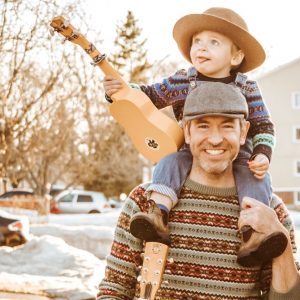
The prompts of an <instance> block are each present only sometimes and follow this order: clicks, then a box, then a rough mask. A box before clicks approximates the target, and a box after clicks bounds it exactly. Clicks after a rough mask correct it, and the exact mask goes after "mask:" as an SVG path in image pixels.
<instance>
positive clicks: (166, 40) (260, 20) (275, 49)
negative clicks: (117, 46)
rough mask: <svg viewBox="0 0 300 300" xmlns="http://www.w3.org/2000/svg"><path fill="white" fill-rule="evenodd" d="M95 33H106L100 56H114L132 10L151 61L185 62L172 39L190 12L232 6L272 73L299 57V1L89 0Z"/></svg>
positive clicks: (100, 47)
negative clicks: (118, 31)
mask: <svg viewBox="0 0 300 300" xmlns="http://www.w3.org/2000/svg"><path fill="white" fill-rule="evenodd" d="M85 2H86V5H85V9H86V10H87V12H88V13H89V14H90V18H89V20H88V24H89V26H90V28H92V29H97V30H100V31H101V38H102V39H103V44H102V45H96V47H97V48H98V50H99V51H100V52H105V53H106V54H107V55H109V53H110V51H111V50H112V46H113V39H114V38H115V29H116V24H117V23H118V22H122V21H124V20H125V19H126V15H127V11H128V10H131V11H132V12H133V14H134V16H135V17H136V19H138V25H139V26H140V27H141V28H142V36H143V37H144V38H146V39H147V44H146V45H147V48H148V57H149V58H150V59H152V60H158V61H159V60H161V59H163V58H164V57H166V56H168V57H169V58H171V59H173V60H177V61H182V57H181V54H180V53H179V51H178V49H177V46H176V43H175V41H174V40H173V37H172V30H173V26H174V24H175V22H176V21H177V20H178V19H179V18H180V17H182V16H184V15H187V14H190V13H202V12H203V11H205V10H206V9H208V8H210V7H227V8H231V9H233V10H235V11H236V12H237V13H238V14H240V15H241V16H242V17H243V18H244V20H245V21H246V23H247V24H248V28H249V31H250V32H251V34H252V35H253V36H255V38H256V39H258V40H259V41H260V42H261V44H262V45H263V47H264V48H265V50H266V52H267V55H268V59H267V60H266V62H265V63H264V69H266V70H269V69H272V68H275V67H277V66H279V65H282V64H285V63H287V62H290V61H292V60H294V59H296V58H298V57H300V38H299V35H300V26H299V2H298V1H295V0H285V1H281V0H273V1H271V0H263V1H261V0H252V1H242V0H201V1H195V0H162V1H157V0H153V1H150V2H149V1H142V0H101V1H95V0H85Z"/></svg>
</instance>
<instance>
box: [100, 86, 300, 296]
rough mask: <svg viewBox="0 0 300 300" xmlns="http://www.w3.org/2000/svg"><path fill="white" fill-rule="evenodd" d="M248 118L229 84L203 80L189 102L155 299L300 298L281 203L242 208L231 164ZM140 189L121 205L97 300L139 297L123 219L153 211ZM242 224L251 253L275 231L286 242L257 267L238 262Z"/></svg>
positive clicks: (132, 247)
mask: <svg viewBox="0 0 300 300" xmlns="http://www.w3.org/2000/svg"><path fill="white" fill-rule="evenodd" d="M247 116H248V109H247V104H246V100H245V98H244V96H243V95H242V94H241V93H240V92H239V91H238V90H237V89H236V88H235V87H233V86H231V85H227V84H223V83H217V82H215V83H213V82H210V83H203V85H202V86H201V88H196V89H194V90H193V91H192V92H191V93H190V94H189V96H188V97H187V100H186V103H185V107H184V112H183V126H184V134H185V140H186V143H187V144H189V146H190V149H191V152H192V155H193V164H192V169H191V172H190V174H189V177H188V179H187V180H186V182H185V185H184V187H183V190H182V192H181V194H180V201H179V203H178V205H177V206H176V207H175V208H174V209H173V210H172V212H171V214H170V219H169V224H170V238H171V243H170V249H169V257H172V258H173V259H174V262H173V263H171V262H167V264H166V267H165V272H164V275H163V280H164V281H163V283H162V284H161V287H160V289H159V290H158V292H157V299H168V300H179V299H180V300H182V299H214V300H226V299H228V300H229V299H249V300H250V299H251V300H253V299H281V300H284V299H289V300H293V299H298V298H299V297H298V295H299V293H300V277H299V273H298V271H297V268H296V265H295V262H294V259H293V253H292V252H293V251H292V247H293V246H294V240H293V228H292V226H291V220H290V218H289V216H288V213H287V210H286V208H285V206H284V204H283V203H282V201H281V200H280V199H279V198H278V197H275V196H274V197H273V199H272V201H271V204H270V207H271V208H270V207H267V206H266V205H264V204H262V203H259V202H258V201H256V200H254V199H250V198H247V199H245V200H244V201H243V210H242V211H241V210H240V206H239V201H238V196H237V193H236V187H235V181H234V177H233V170H232V162H233V161H234V159H235V158H236V156H237V154H238V152H239V148H240V145H242V144H243V143H244V142H245V138H246V134H247V130H248V127H249V123H248V122H247V121H246V118H247ZM146 187H147V186H146V185H141V186H139V187H137V188H135V189H134V190H133V191H132V192H131V193H130V195H129V197H128V199H127V200H126V203H125V205H124V207H123V210H122V212H121V214H120V218H119V221H118V225H117V227H116V231H115V239H114V242H113V245H112V251H111V254H110V255H109V256H108V258H107V268H106V275H105V278H104V279H103V281H102V282H101V284H100V290H99V295H98V299H126V300H127V299H136V298H137V297H138V296H139V285H138V284H137V273H138V267H139V266H140V265H141V263H142V262H141V260H140V254H141V253H142V251H143V243H142V240H139V239H136V238H134V237H133V236H132V235H131V234H130V232H129V220H130V218H131V217H132V215H133V214H135V213H137V212H139V211H148V213H149V212H150V213H151V212H154V213H159V212H157V211H155V210H156V209H157V208H156V206H155V205H151V202H150V205H149V202H147V199H146V198H145V196H144V192H145V189H146ZM283 224H284V226H283ZM246 225H249V226H251V227H252V228H253V229H254V230H256V232H255V234H252V235H251V236H249V237H245V238H244V244H245V245H247V249H249V248H250V249H251V247H253V249H256V245H257V244H260V242H261V241H262V240H263V239H264V237H266V236H269V235H270V234H272V233H278V232H279V233H282V234H284V235H285V236H286V238H287V241H288V243H287V246H286V248H285V250H284V252H283V253H282V254H281V255H280V256H278V257H277V258H275V259H273V260H272V261H270V262H269V263H268V264H265V265H259V266H258V267H252V268H249V267H243V266H241V265H240V264H238V262H237V257H238V249H239V247H240V241H239V237H238V235H237V233H238V231H239V229H240V228H242V227H244V226H246ZM242 246H243V245H242ZM241 249H242V247H241ZM165 281H168V283H166V282H165ZM262 295H263V296H262Z"/></svg>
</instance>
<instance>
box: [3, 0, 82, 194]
mask: <svg viewBox="0 0 300 300" xmlns="http://www.w3.org/2000/svg"><path fill="white" fill-rule="evenodd" d="M33 2H34V3H33ZM33 2H31V1H20V0H15V1H7V0H5V1H2V2H1V3H0V11H1V15H0V69H1V74H2V76H1V78H0V177H2V178H8V179H9V180H10V181H11V182H12V183H13V185H14V186H17V185H18V183H19V182H20V181H22V180H23V179H27V181H28V182H29V183H30V184H31V187H32V188H33V189H35V191H36V192H37V193H39V194H44V193H45V191H46V181H47V179H48V177H49V176H48V173H49V169H50V168H49V166H50V162H51V163H52V162H54V161H55V159H56V158H57V157H58V156H57V154H56V153H57V152H58V151H59V149H63V148H64V143H65V140H64V139H61V138H57V139H54V135H55V134H54V133H55V132H59V130H57V129H55V130H56V131H55V130H54V131H53V132H51V133H50V131H51V130H53V128H54V126H53V120H55V122H57V121H58V118H56V119H53V117H54V116H56V117H57V113H58V111H59V110H61V108H62V103H64V105H65V106H66V107H67V108H68V109H69V108H70V107H73V111H75V110H76V109H74V106H76V105H77V106H78V95H79V94H80V93H81V89H82V87H80V86H79V85H78V81H76V78H77V77H76V76H75V75H74V72H73V73H72V72H70V69H69V68H68V65H69V63H70V61H71V60H72V59H71V58H72V57H74V50H73V49H72V48H63V47H58V46H57V42H55V41H53V40H50V36H49V22H50V18H51V17H53V16H55V15H57V14H60V13H62V12H64V13H65V14H67V15H69V16H71V17H72V16H76V17H77V18H82V16H81V10H80V9H79V8H78V7H79V6H78V2H79V1H76V2H75V1H74V2H71V1H70V2H68V4H67V5H65V6H64V7H61V6H59V2H60V1H51V2H49V1H46V0H37V1H33ZM76 10H77V11H76ZM54 50H55V51H54ZM67 103H68V104H67ZM66 116H67V118H68V119H67V120H64V122H65V123H66V122H69V124H72V126H73V124H74V122H73V121H72V119H73V117H70V114H65V117H66ZM60 121H62V120H60ZM64 122H61V123H59V122H57V124H61V126H65V123H64ZM57 124H56V125H57ZM67 128H69V127H67ZM48 136H49V137H50V136H52V139H49V138H47V137H48ZM50 149H52V150H53V151H52V152H51V151H50ZM54 153H55V154H54ZM60 154H61V153H60ZM47 166H48V167H47Z"/></svg>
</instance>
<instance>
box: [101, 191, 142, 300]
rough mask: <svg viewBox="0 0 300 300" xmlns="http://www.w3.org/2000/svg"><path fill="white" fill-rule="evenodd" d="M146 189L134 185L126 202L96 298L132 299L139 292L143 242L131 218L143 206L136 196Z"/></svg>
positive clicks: (139, 195) (139, 197) (140, 197)
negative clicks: (131, 225)
mask: <svg viewBox="0 0 300 300" xmlns="http://www.w3.org/2000/svg"><path fill="white" fill-rule="evenodd" d="M144 192H145V189H144V188H142V187H141V186H139V187H137V188H135V189H134V190H133V191H132V192H131V193H130V195H129V196H128V198H127V199H126V201H125V203H124V205H123V208H122V211H121V213H120V216H119V219H118V222H117V226H116V229H115V234H114V240H113V243H112V248H111V252H110V254H109V255H108V256H107V265H106V269H105V277H104V278H103V279H102V281H101V283H100V285H99V292H98V295H97V300H100V299H106V300H107V299H111V300H112V299H118V300H131V299H133V298H134V297H135V296H136V294H138V292H137V291H138V283H137V279H136V278H137V272H138V266H140V265H141V253H142V251H143V243H142V241H141V240H139V239H136V238H135V237H134V236H132V235H131V233H130V232H129V222H130V218H131V216H132V215H133V214H134V213H136V212H138V211H140V210H141V209H140V207H139V205H137V203H136V202H135V200H134V199H143V198H144V196H143V194H144ZM145 203H146V199H145Z"/></svg>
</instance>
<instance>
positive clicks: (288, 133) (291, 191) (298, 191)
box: [257, 58, 300, 207]
mask: <svg viewBox="0 0 300 300" xmlns="http://www.w3.org/2000/svg"><path fill="white" fill-rule="evenodd" d="M299 78H300V58H298V59H296V60H294V61H292V62H290V63H287V64H285V65H282V66H280V67H278V68H276V69H274V70H272V71H270V72H268V73H265V74H263V75H260V76H258V78H257V81H258V84H259V87H260V89H261V91H262V95H263V98H264V99H265V102H266V105H267V107H268V109H269V111H270V113H271V118H272V121H273V123H274V124H275V130H276V146H275V150H274V153H273V157H272V161H271V166H270V173H271V175H272V181H273V188H274V192H276V194H278V195H279V196H280V197H282V198H283V200H284V201H285V203H286V204H288V205H293V206H299V207H300V80H299Z"/></svg>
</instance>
